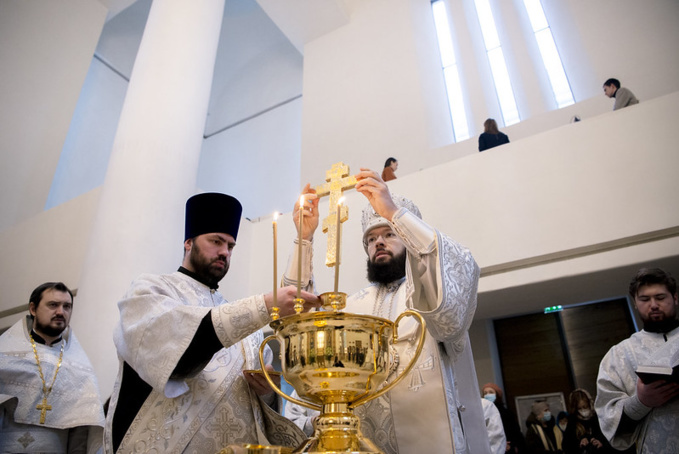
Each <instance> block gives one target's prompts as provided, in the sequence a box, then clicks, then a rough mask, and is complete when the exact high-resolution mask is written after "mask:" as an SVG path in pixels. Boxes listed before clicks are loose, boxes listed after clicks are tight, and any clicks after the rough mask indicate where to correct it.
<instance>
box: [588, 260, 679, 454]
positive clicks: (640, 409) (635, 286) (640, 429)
mask: <svg viewBox="0 0 679 454" xmlns="http://www.w3.org/2000/svg"><path fill="white" fill-rule="evenodd" d="M629 294H630V297H631V298H632V299H633V300H634V306H635V308H636V309H637V311H638V312H639V317H640V318H641V320H642V321H643V322H644V328H643V330H641V331H639V332H638V333H634V334H633V335H632V336H630V338H629V339H625V340H624V341H622V342H620V343H619V344H617V345H615V346H613V347H612V348H611V349H610V350H609V351H608V353H607V354H606V356H605V357H604V359H603V360H602V361H601V366H600V367H599V376H598V378H597V397H596V402H595V408H596V412H597V415H598V416H599V421H600V423H601V430H602V431H603V433H604V435H606V437H607V438H608V439H609V440H610V442H611V445H612V446H613V447H614V448H616V449H618V450H624V449H627V448H629V447H631V446H634V445H636V448H637V452H638V453H649V454H650V453H659V452H666V451H665V450H666V449H667V447H668V446H679V383H677V380H676V377H677V373H676V370H677V365H678V364H679V320H677V306H678V305H679V299H678V298H677V283H676V281H675V280H674V278H673V277H672V276H670V275H669V273H667V272H665V271H663V270H661V269H657V268H656V269H645V268H644V269H641V270H639V272H638V273H637V275H636V276H635V278H634V279H633V280H632V282H631V283H630V287H629ZM644 368H645V369H646V370H647V371H653V370H655V371H657V372H662V370H663V368H665V372H666V374H665V375H662V374H660V375H658V376H654V377H652V378H651V379H647V378H646V377H645V376H644V374H643V373H642V371H641V370H642V369H644ZM672 370H674V374H672V373H671V372H672ZM667 372H669V373H667ZM640 376H644V378H643V380H642V379H641V378H640ZM659 377H662V378H659ZM656 378H657V379H656Z"/></svg>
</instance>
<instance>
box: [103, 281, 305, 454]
mask: <svg viewBox="0 0 679 454" xmlns="http://www.w3.org/2000/svg"><path fill="white" fill-rule="evenodd" d="M118 306H119V309H120V324H119V325H118V326H117V328H116V330H115V331H114V342H115V344H116V348H117V350H118V355H119V357H120V360H121V366H120V372H119V375H118V379H117V381H116V384H115V386H114V390H113V395H112V397H111V409H110V410H109V416H108V418H107V421H106V437H105V447H106V450H107V452H113V447H112V422H113V414H114V412H115V408H116V406H118V405H125V404H126V402H125V396H122V397H121V396H120V391H121V381H122V375H123V363H126V364H128V365H129V366H130V367H132V369H134V371H135V372H136V373H137V374H138V375H139V377H140V378H141V379H142V380H143V381H144V382H146V383H147V384H148V385H150V386H151V387H152V388H153V389H152V391H151V392H150V394H149V395H148V397H147V398H146V400H145V401H144V403H143V405H142V406H141V409H140V410H139V411H138V413H137V415H136V417H135V418H134V420H133V421H132V424H131V425H130V427H129V428H128V429H127V432H126V433H125V435H124V437H123V439H122V442H121V443H120V446H119V447H118V449H117V451H116V452H117V453H164V454H170V453H196V454H204V453H216V452H218V451H219V450H220V449H222V448H224V447H226V446H227V445H230V444H240V443H259V444H265V445H266V444H274V445H284V446H296V445H297V444H299V443H301V441H302V440H303V436H302V433H301V431H299V429H297V427H294V425H293V424H291V423H290V422H289V421H288V420H286V419H285V418H283V417H282V416H281V415H279V414H277V413H276V412H275V411H274V410H272V409H271V408H270V407H269V406H268V405H266V404H265V403H264V402H262V401H261V400H260V399H259V398H258V397H257V396H256V394H255V393H254V392H253V391H251V390H250V388H249V386H248V384H247V382H246V380H245V378H244V377H243V374H242V371H243V370H245V369H260V368H261V367H260V365H259V356H258V355H259V346H260V344H261V342H262V340H263V336H262V333H261V331H260V329H261V328H262V327H263V326H264V325H265V324H267V323H269V322H270V321H271V319H270V316H269V314H268V311H267V308H266V305H265V303H264V297H263V295H257V296H253V297H250V298H245V299H242V300H238V301H234V302H231V303H229V302H227V301H226V300H224V298H223V297H222V295H221V294H220V293H219V292H217V291H215V290H211V289H210V288H209V287H207V286H206V285H204V284H202V283H200V282H198V281H196V280H195V279H193V278H192V277H190V276H187V275H186V274H183V273H180V272H175V273H173V274H170V275H161V276H158V275H143V276H141V277H140V278H138V279H137V280H135V281H134V282H133V283H132V286H131V288H130V290H129V291H128V293H127V295H126V296H125V297H124V298H123V300H122V301H120V302H119V303H118ZM208 314H211V319H212V324H213V326H214V329H215V332H216V334H217V336H218V337H219V340H220V342H221V344H222V345H223V346H224V348H221V349H219V350H218V351H217V352H216V353H215V354H214V356H212V359H211V360H210V361H209V363H208V364H207V366H205V367H204V368H203V369H202V370H200V371H198V372H197V373H196V374H195V375H192V376H191V377H186V378H181V379H177V378H171V374H172V372H173V371H174V370H175V367H176V366H177V364H178V362H179V360H180V358H181V357H182V355H183V354H184V352H185V351H186V349H187V348H188V346H189V344H190V343H191V341H192V339H193V337H194V335H195V333H196V331H197V329H198V327H199V325H200V323H201V321H202V320H203V318H204V317H205V316H207V315H208ZM267 357H268V362H271V359H272V355H271V351H270V350H268V352H267Z"/></svg>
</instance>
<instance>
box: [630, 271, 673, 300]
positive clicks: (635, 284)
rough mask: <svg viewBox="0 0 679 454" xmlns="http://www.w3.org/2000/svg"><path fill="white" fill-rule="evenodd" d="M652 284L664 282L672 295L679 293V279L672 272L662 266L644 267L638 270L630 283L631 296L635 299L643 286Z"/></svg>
mask: <svg viewBox="0 0 679 454" xmlns="http://www.w3.org/2000/svg"><path fill="white" fill-rule="evenodd" d="M652 284H662V285H664V286H665V287H667V290H668V291H669V292H670V294H671V295H672V296H674V295H676V294H677V281H675V280H674V278H673V277H672V275H671V274H670V273H668V272H666V271H663V270H661V269H660V268H642V269H640V270H639V271H637V275H636V276H634V279H632V282H630V283H629V296H631V297H632V299H634V298H635V297H636V296H637V292H638V291H639V289H640V288H641V287H643V286H644V285H652Z"/></svg>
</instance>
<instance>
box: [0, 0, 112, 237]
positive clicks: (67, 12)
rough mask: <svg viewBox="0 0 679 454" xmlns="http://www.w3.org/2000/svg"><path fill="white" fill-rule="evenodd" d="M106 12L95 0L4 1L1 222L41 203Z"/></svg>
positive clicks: (0, 29)
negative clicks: (57, 0) (59, 0)
mask: <svg viewBox="0 0 679 454" xmlns="http://www.w3.org/2000/svg"><path fill="white" fill-rule="evenodd" d="M105 17H106V9H105V8H104V7H103V6H102V5H101V3H99V2H98V1H96V0H65V1H61V2H53V1H49V0H42V1H30V2H24V1H3V2H0V61H2V65H1V66H0V81H2V82H1V83H0V106H1V107H0V152H1V153H2V162H1V165H0V209H1V210H2V216H1V217H0V230H2V229H5V228H8V227H10V226H12V225H15V224H16V223H18V222H21V221H24V220H25V219H28V218H29V217H30V216H32V215H35V214H36V213H39V212H41V211H42V210H43V209H44V206H45V201H46V200H47V194H48V192H49V188H50V185H51V183H52V175H54V172H55V169H56V166H57V161H58V159H59V154H60V152H61V148H62V146H63V144H64V140H65V139H66V131H67V130H68V125H69V123H70V121H71V116H72V115H73V111H74V109H75V105H76V101H77V99H78V95H79V93H80V89H81V87H82V83H83V81H84V79H85V74H87V69H88V67H89V65H90V60H91V58H92V53H93V52H94V47H95V45H96V43H97V39H98V37H99V33H100V32H101V28H102V26H103V24H104V19H105ZM74 30H77V33H74Z"/></svg>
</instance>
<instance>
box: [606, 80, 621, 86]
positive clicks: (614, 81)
mask: <svg viewBox="0 0 679 454" xmlns="http://www.w3.org/2000/svg"><path fill="white" fill-rule="evenodd" d="M611 85H615V88H620V81H619V80H618V79H613V78H611V79H608V80H607V81H606V82H604V86H606V87H610V86H611Z"/></svg>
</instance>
